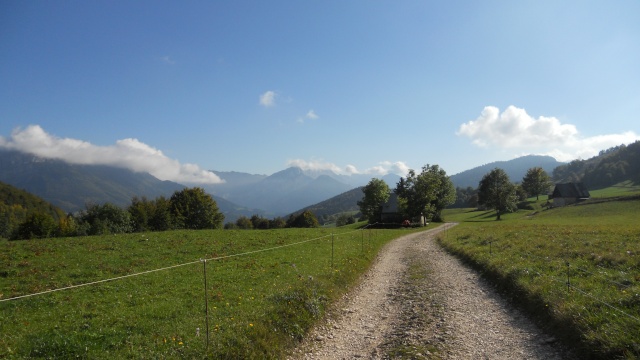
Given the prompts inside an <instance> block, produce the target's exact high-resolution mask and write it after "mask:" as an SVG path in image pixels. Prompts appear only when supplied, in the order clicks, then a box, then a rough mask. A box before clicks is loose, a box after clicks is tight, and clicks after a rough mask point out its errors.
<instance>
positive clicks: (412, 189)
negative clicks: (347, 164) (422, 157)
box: [358, 165, 456, 223]
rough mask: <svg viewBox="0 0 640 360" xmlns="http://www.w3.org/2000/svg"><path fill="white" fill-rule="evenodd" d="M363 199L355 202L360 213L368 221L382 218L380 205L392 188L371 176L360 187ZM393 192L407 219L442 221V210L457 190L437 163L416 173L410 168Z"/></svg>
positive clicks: (385, 200) (371, 221) (387, 197)
mask: <svg viewBox="0 0 640 360" xmlns="http://www.w3.org/2000/svg"><path fill="white" fill-rule="evenodd" d="M362 192H363V193H364V196H363V199H362V200H361V201H359V202H358V206H359V207H360V212H362V214H363V216H364V217H365V218H366V219H368V221H369V223H375V222H380V221H381V216H382V209H383V205H384V204H386V203H387V201H388V200H389V198H390V196H391V189H390V188H389V186H388V185H387V183H386V182H384V181H383V180H381V179H377V178H373V179H371V181H369V183H368V184H367V185H366V186H365V187H364V188H363V189H362ZM393 193H395V194H396V195H397V198H398V204H397V205H398V211H399V215H400V216H401V217H402V218H403V219H406V220H408V221H411V219H416V218H430V219H432V221H443V217H442V210H444V208H445V207H447V206H448V205H450V204H453V203H454V202H455V199H456V192H455V188H454V186H453V183H452V182H451V179H449V177H448V176H447V173H446V171H444V169H442V168H440V166H438V165H425V166H423V167H422V171H421V172H420V173H419V174H418V173H416V172H415V170H413V169H410V170H409V172H408V174H407V176H406V178H405V177H401V178H400V181H399V182H398V183H397V184H396V187H395V189H394V190H393Z"/></svg>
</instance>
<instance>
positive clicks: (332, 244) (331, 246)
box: [331, 233, 333, 270]
mask: <svg viewBox="0 0 640 360" xmlns="http://www.w3.org/2000/svg"><path fill="white" fill-rule="evenodd" d="M331 270H333V233H331Z"/></svg>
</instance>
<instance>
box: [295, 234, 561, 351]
mask: <svg viewBox="0 0 640 360" xmlns="http://www.w3.org/2000/svg"><path fill="white" fill-rule="evenodd" d="M453 225H454V224H446V225H443V226H440V227H438V228H436V229H431V230H427V231H423V232H420V233H414V234H410V235H406V236H403V237H401V238H399V239H396V240H394V241H393V242H391V243H389V244H388V245H387V246H386V247H385V248H384V249H383V251H382V252H381V253H380V255H379V257H378V258H377V260H376V263H375V264H374V266H373V267H372V269H371V270H370V271H369V272H368V273H367V274H366V275H365V277H364V278H363V280H362V282H361V283H360V284H359V286H357V287H356V288H355V289H354V290H353V291H352V292H350V293H349V294H347V295H346V296H345V297H344V298H343V299H342V300H341V302H340V303H339V304H338V305H337V306H336V307H335V308H334V309H333V310H331V311H330V312H329V314H328V316H327V319H326V320H325V322H324V323H322V324H321V325H319V326H318V327H317V328H315V329H314V330H313V331H312V332H311V333H310V335H309V336H308V337H307V339H306V340H305V341H304V342H303V343H302V344H301V345H300V346H299V347H298V348H297V349H296V350H295V351H294V355H293V356H292V357H291V358H292V359H357V358H363V359H389V358H390V359H393V358H405V359H545V360H553V359H563V358H568V357H570V356H569V355H568V354H567V353H566V352H564V351H563V350H562V349H560V347H559V346H558V344H557V343H556V341H555V339H554V338H553V337H550V336H547V335H545V334H543V333H542V332H541V331H540V330H539V329H538V328H536V327H535V326H534V325H533V324H532V323H531V322H530V321H529V320H527V318H526V317H524V316H522V315H521V314H520V313H519V312H518V311H517V310H515V309H514V308H513V307H511V306H510V305H509V304H507V303H506V302H505V301H504V300H502V299H501V298H500V297H499V296H498V295H497V294H496V293H495V292H494V291H493V290H492V288H491V287H490V286H489V285H487V284H486V283H485V282H484V281H483V280H482V279H481V278H480V277H479V276H478V274H477V273H475V272H474V271H472V270H470V269H469V268H467V267H466V266H465V265H463V264H462V263H460V261H458V260H457V259H456V258H454V257H453V256H451V255H449V254H447V253H446V252H445V251H444V250H442V249H441V248H440V246H439V245H438V244H437V243H436V242H435V235H436V234H438V233H439V232H441V231H443V230H444V229H445V228H446V227H450V226H453Z"/></svg>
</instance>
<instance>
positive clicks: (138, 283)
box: [0, 223, 413, 359]
mask: <svg viewBox="0 0 640 360" xmlns="http://www.w3.org/2000/svg"><path fill="white" fill-rule="evenodd" d="M358 225H359V226H362V225H363V224H362V223H361V224H356V225H353V226H349V227H342V228H332V229H331V228H321V229H280V230H264V231H263V230H255V231H249V230H204V231H170V232H156V233H146V234H139V233H138V234H127V235H109V236H94V237H80V238H58V239H43V240H29V241H3V242H0V318H1V319H2V320H1V321H0V334H1V335H0V358H9V359H10V358H47V359H56V358H58V359H68V358H86V359H113V358H132V359H165V358H216V359H219V358H281V357H283V356H284V355H285V354H286V352H287V350H289V349H291V346H292V345H293V344H294V343H295V342H297V341H299V340H300V339H301V338H302V336H303V335H304V334H305V332H306V331H307V330H308V329H309V328H310V327H311V326H312V325H313V324H314V323H315V322H316V321H318V320H319V319H320V318H321V317H322V315H323V314H324V313H325V309H326V308H327V306H328V305H329V304H330V303H331V302H333V301H335V300H336V299H338V298H339V297H340V296H341V295H342V294H344V292H345V291H346V290H347V289H348V288H349V287H350V286H353V284H354V283H355V282H356V281H357V279H358V277H359V276H360V275H361V274H362V273H363V272H364V271H366V269H368V267H369V266H370V264H371V261H372V259H373V258H374V257H375V255H376V253H377V252H378V251H379V250H380V248H381V247H382V246H383V245H384V244H386V243H387V242H388V241H390V240H391V239H393V238H397V237H398V236H401V235H403V234H406V233H408V232H410V231H413V230H404V229H403V230H378V229H374V230H368V229H367V230H360V229H358V227H357V226H358ZM204 260H206V262H205V261H204ZM205 267H206V268H205ZM205 271H206V278H205ZM205 280H206V287H205ZM89 283H90V285H84V284H89ZM69 287H70V288H69ZM63 288H68V289H63ZM56 289H63V290H58V291H52V290H56ZM38 293H40V294H38ZM32 294H38V295H33V296H30V295H32ZM21 296H26V297H22V298H20V297H21ZM16 297H18V298H16ZM12 298H14V299H12ZM207 334H208V336H207Z"/></svg>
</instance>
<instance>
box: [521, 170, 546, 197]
mask: <svg viewBox="0 0 640 360" xmlns="http://www.w3.org/2000/svg"><path fill="white" fill-rule="evenodd" d="M550 187H551V178H550V177H549V175H548V174H547V172H546V171H544V169H543V168H541V167H533V168H531V169H529V170H527V174H526V175H525V176H524V178H522V188H523V189H524V191H526V192H527V194H528V195H529V196H535V197H536V200H539V198H540V194H546V193H548V192H549V188H550Z"/></svg>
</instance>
